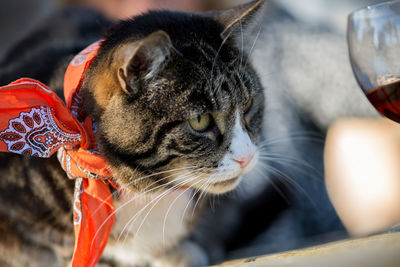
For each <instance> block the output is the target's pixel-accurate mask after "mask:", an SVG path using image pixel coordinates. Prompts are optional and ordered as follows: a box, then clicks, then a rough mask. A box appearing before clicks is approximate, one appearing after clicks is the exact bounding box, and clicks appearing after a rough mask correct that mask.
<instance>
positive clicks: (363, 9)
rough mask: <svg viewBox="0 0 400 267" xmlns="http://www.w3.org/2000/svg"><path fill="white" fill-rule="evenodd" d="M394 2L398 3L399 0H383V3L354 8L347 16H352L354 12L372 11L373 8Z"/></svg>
mask: <svg viewBox="0 0 400 267" xmlns="http://www.w3.org/2000/svg"><path fill="white" fill-rule="evenodd" d="M394 4H400V0H393V1H387V2H383V3H379V4H374V5H368V6H366V7H361V8H359V9H356V10H354V11H352V12H351V13H350V14H349V15H348V17H349V18H350V17H352V16H354V15H355V14H356V13H359V12H372V11H373V10H376V9H377V8H378V9H379V8H383V7H387V6H392V5H394Z"/></svg>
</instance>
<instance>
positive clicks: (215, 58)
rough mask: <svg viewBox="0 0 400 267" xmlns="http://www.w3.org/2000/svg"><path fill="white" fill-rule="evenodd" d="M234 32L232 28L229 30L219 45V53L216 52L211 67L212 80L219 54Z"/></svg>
mask: <svg viewBox="0 0 400 267" xmlns="http://www.w3.org/2000/svg"><path fill="white" fill-rule="evenodd" d="M232 32H233V31H232V30H231V31H230V32H229V34H228V35H227V36H226V37H225V38H224V39H223V40H222V42H221V45H220V46H219V48H218V50H217V53H216V54H215V57H214V61H213V64H212V67H211V78H210V80H211V81H212V80H213V79H214V67H215V64H216V63H217V58H218V56H219V53H220V52H221V49H222V47H223V46H224V44H225V43H226V41H227V40H228V38H229V37H230V36H231V34H232Z"/></svg>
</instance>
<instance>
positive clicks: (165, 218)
mask: <svg viewBox="0 0 400 267" xmlns="http://www.w3.org/2000/svg"><path fill="white" fill-rule="evenodd" d="M199 178H200V176H197V177H195V180H196V179H199ZM200 182H202V181H201V180H199V181H197V182H196V183H194V184H193V185H192V186H194V185H197V184H198V183H200ZM189 189H190V188H186V189H185V190H183V192H182V193H180V194H179V195H178V196H177V197H176V198H175V199H174V201H172V202H171V204H170V205H169V207H168V209H167V212H166V213H165V216H164V221H163V230H162V232H163V244H164V245H165V225H166V222H167V218H168V214H169V212H170V211H171V208H172V206H173V205H174V204H175V202H176V201H177V200H178V199H179V198H180V197H181V196H183V195H184V194H185V193H186V192H187V191H188V190H189Z"/></svg>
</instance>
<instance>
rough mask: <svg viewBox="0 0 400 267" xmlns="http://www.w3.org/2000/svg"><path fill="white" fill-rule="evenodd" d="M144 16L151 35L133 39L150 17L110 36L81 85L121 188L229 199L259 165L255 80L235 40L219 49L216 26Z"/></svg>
mask: <svg viewBox="0 0 400 267" xmlns="http://www.w3.org/2000/svg"><path fill="white" fill-rule="evenodd" d="M147 16H153V21H152V22H151V23H150V24H151V25H150V26H149V25H148V23H149V22H147V25H146V27H147V29H146V30H145V32H146V31H147V32H150V33H149V34H143V33H137V32H135V31H137V29H135V27H139V26H140V25H141V23H145V21H146V20H148V19H149V18H146V17H144V18H143V17H142V18H138V19H136V20H134V21H133V22H124V23H121V24H120V25H119V26H117V27H116V28H115V29H114V30H113V31H114V32H112V33H111V34H110V35H109V36H108V38H107V40H106V41H105V43H104V45H103V50H101V51H100V53H99V57H98V59H97V61H96V62H95V63H94V64H93V65H94V66H93V67H92V68H91V70H90V72H89V77H90V79H87V80H88V81H87V82H86V84H85V86H87V87H88V88H90V89H89V90H90V92H91V94H90V96H91V97H92V98H93V100H94V101H92V102H94V103H95V105H94V108H92V110H91V111H89V113H90V112H91V113H92V114H91V115H92V116H93V117H95V120H96V121H97V122H98V123H99V136H100V144H101V148H102V152H103V154H104V155H105V157H106V159H107V160H108V162H109V164H110V166H111V168H112V171H113V175H114V177H115V178H116V179H117V181H118V182H119V183H121V185H122V186H125V187H127V188H131V189H133V190H142V191H143V190H150V189H151V188H155V187H157V186H158V187H160V188H171V187H174V188H181V187H191V188H196V189H200V190H203V191H206V192H212V193H222V192H226V191H229V190H231V189H233V188H234V187H235V186H236V185H237V184H238V183H239V180H240V177H241V176H242V175H243V174H244V173H246V172H248V171H249V170H250V169H251V168H252V167H254V165H255V163H256V161H257V158H258V153H257V142H258V139H259V136H260V130H261V122H262V114H263V104H264V96H263V90H262V87H261V84H260V82H259V80H258V77H257V75H256V73H255V72H254V70H253V69H252V67H251V66H250V63H249V62H248V58H247V56H246V54H245V53H244V51H242V50H241V49H240V48H239V47H238V46H237V45H235V42H234V41H233V38H232V39H230V38H229V37H228V38H226V39H225V41H223V37H221V33H222V31H223V30H224V27H223V26H221V24H220V23H218V22H216V21H215V19H212V18H211V17H206V16H194V15H191V16H190V15H182V14H174V13H168V12H163V13H153V14H150V15H147ZM155 16H158V18H157V19H159V17H160V16H161V17H163V18H162V19H161V20H162V23H163V24H160V22H158V23H159V24H158V25H157V22H154V17H155ZM157 19H155V20H157ZM152 27H153V28H154V30H153V29H152ZM155 29H157V30H155ZM193 31H196V33H193ZM121 32H122V33H121ZM122 34H124V35H122ZM122 36H125V37H122ZM126 36H128V37H126Z"/></svg>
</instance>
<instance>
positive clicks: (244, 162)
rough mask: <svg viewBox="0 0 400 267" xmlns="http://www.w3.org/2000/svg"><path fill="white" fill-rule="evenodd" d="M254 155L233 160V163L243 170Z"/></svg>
mask: <svg viewBox="0 0 400 267" xmlns="http://www.w3.org/2000/svg"><path fill="white" fill-rule="evenodd" d="M253 157H254V154H250V155H248V156H245V157H241V158H238V159H233V160H234V161H235V162H237V163H239V165H240V168H242V169H244V168H246V167H247V165H249V163H250V161H251V160H252V159H253Z"/></svg>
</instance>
